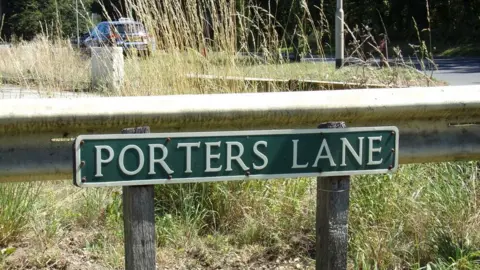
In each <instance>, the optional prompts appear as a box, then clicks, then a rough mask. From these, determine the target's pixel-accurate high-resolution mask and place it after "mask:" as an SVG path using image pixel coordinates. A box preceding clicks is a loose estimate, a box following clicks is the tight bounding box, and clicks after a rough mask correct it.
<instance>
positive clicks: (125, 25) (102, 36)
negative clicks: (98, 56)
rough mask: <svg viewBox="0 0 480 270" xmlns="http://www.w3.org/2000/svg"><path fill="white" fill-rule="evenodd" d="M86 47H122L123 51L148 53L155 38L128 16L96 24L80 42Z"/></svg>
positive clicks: (139, 23) (153, 49)
mask: <svg viewBox="0 0 480 270" xmlns="http://www.w3.org/2000/svg"><path fill="white" fill-rule="evenodd" d="M82 43H83V44H82V45H83V46H82V47H86V48H90V47H102V46H118V47H122V48H123V50H124V53H127V52H129V51H133V49H135V51H137V52H139V53H142V54H143V55H150V54H151V52H153V51H155V40H154V38H152V37H151V36H150V35H149V33H148V32H147V31H146V29H145V26H144V25H143V24H142V23H141V22H137V21H134V20H132V19H128V18H121V19H119V20H118V21H103V22H100V23H99V24H97V25H96V26H95V27H94V28H93V29H92V30H91V31H90V33H89V35H88V37H87V38H85V40H84V41H83V42H82Z"/></svg>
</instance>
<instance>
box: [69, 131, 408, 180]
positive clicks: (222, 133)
mask: <svg viewBox="0 0 480 270" xmlns="http://www.w3.org/2000/svg"><path fill="white" fill-rule="evenodd" d="M365 131H393V132H395V134H394V135H395V152H394V154H395V162H394V164H393V167H392V168H391V169H377V170H354V171H341V172H339V171H333V172H319V173H288V174H251V175H249V176H245V175H236V176H213V177H191V178H176V179H175V178H172V179H148V180H147V179H143V180H142V179H141V180H132V181H112V182H100V183H99V182H97V183H88V181H87V182H85V183H83V182H82V181H81V179H82V175H81V169H80V151H81V147H80V142H81V141H86V140H119V139H126V140H127V139H152V138H172V139H173V138H191V137H228V136H248V135H290V134H312V133H319V134H320V133H342V134H343V133H353V132H365ZM398 146H399V131H398V128H397V127H395V126H384V127H352V128H328V129H326V128H325V129H322V128H315V129H274V130H249V131H209V132H178V133H174V132H172V133H133V134H121V133H119V134H93V135H92V134H90V135H79V136H78V137H77V138H76V139H75V142H74V151H75V164H74V167H75V168H74V170H75V171H74V177H75V178H74V184H75V185H76V186H78V187H112V186H139V185H155V184H182V183H201V182H222V181H240V180H253V179H277V178H296V177H327V176H347V175H360V174H384V173H392V172H395V171H396V170H397V168H398V164H399V163H398V156H399V153H398V152H399V148H398Z"/></svg>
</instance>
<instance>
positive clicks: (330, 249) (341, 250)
mask: <svg viewBox="0 0 480 270" xmlns="http://www.w3.org/2000/svg"><path fill="white" fill-rule="evenodd" d="M345 127H346V125H345V123H344V122H328V123H322V124H320V125H319V126H318V128H345ZM349 189H350V176H331V177H318V178H317V210H316V228H315V229H316V241H317V244H316V254H315V263H316V269H317V270H334V269H335V270H337V269H338V270H340V269H347V249H348V207H349V203H350V192H349Z"/></svg>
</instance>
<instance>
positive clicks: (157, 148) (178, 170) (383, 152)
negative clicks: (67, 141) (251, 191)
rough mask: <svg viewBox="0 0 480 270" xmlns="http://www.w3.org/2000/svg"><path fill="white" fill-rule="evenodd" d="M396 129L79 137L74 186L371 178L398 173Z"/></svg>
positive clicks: (75, 150) (75, 148) (75, 145)
mask: <svg viewBox="0 0 480 270" xmlns="http://www.w3.org/2000/svg"><path fill="white" fill-rule="evenodd" d="M398 138H399V134H398V129H397V128H396V127H369V128H363V127H362V128H339V129H301V130H259V131H231V132H230V131H229V132H225V131H222V132H193V133H144V134H109V135H80V136H78V137H77V138H76V140H75V142H74V155H75V156H74V172H73V173H74V184H75V185H77V186H79V187H98V186H133V185H151V184H174V183H192V182H213V181H233V180H248V179H274V178H291V177H302V176H304V177H312V176H341V175H355V174H379V173H388V172H392V171H395V170H396V169H397V167H398V141H399V140H398Z"/></svg>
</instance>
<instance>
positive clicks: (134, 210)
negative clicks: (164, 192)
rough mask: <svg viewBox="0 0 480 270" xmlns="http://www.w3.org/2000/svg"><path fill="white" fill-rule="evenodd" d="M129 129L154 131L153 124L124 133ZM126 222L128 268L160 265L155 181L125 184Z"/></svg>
mask: <svg viewBox="0 0 480 270" xmlns="http://www.w3.org/2000/svg"><path fill="white" fill-rule="evenodd" d="M128 133H150V127H148V126H146V127H138V128H126V129H123V130H122V134H128ZM123 222H124V236H125V239H124V245H125V269H127V270H134V269H135V270H136V269H142V270H144V269H145V270H150V269H151V270H153V269H156V266H155V254H156V244H155V242H156V239H155V238H156V237H155V212H154V186H153V185H148V186H123Z"/></svg>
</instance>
